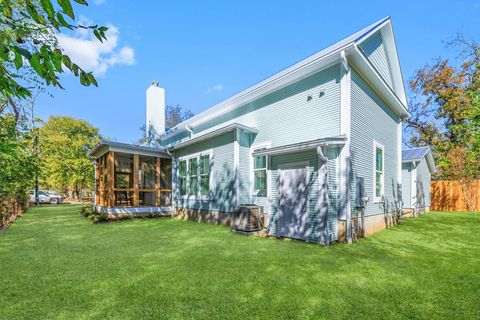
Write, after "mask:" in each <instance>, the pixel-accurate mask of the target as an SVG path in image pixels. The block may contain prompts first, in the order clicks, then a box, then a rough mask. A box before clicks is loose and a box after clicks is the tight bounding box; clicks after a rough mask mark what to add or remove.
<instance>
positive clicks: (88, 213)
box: [80, 206, 95, 218]
mask: <svg viewBox="0 0 480 320" xmlns="http://www.w3.org/2000/svg"><path fill="white" fill-rule="evenodd" d="M80 214H81V215H82V216H84V217H85V218H90V217H92V216H94V215H95V212H94V211H93V207H92V206H83V207H82V208H81V209H80Z"/></svg>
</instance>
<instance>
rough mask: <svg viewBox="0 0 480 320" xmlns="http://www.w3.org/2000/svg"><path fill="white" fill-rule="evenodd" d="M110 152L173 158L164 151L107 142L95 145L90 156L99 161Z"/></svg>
mask: <svg viewBox="0 0 480 320" xmlns="http://www.w3.org/2000/svg"><path fill="white" fill-rule="evenodd" d="M109 151H113V152H119V153H128V154H138V155H142V156H152V157H160V158H171V156H170V155H169V154H168V153H167V152H166V151H165V150H164V149H158V148H153V147H148V146H141V145H136V144H128V143H121V142H116V141H107V140H103V141H100V142H99V143H98V144H97V145H95V146H94V147H93V148H92V150H90V152H89V156H91V157H93V158H95V159H98V158H100V157H101V156H103V155H104V154H105V153H107V152H109Z"/></svg>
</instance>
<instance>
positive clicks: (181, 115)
mask: <svg viewBox="0 0 480 320" xmlns="http://www.w3.org/2000/svg"><path fill="white" fill-rule="evenodd" d="M193 115H194V114H193V112H192V111H191V110H189V109H186V108H183V107H182V106H180V105H179V104H177V105H176V106H171V105H167V106H166V108H165V128H166V129H167V130H168V129H170V128H173V127H175V126H176V125H177V124H179V123H182V122H183V121H185V120H187V119H190V118H191V117H193ZM140 131H141V132H142V137H141V138H140V139H139V141H138V143H140V144H143V143H147V144H151V143H153V142H154V141H155V140H157V139H158V133H157V132H156V131H155V130H154V129H153V128H150V130H149V131H148V132H147V126H146V125H143V126H141V127H140Z"/></svg>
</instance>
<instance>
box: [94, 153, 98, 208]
mask: <svg viewBox="0 0 480 320" xmlns="http://www.w3.org/2000/svg"><path fill="white" fill-rule="evenodd" d="M93 167H94V170H93V177H94V181H95V183H94V184H93V192H94V193H93V211H96V210H97V160H93Z"/></svg>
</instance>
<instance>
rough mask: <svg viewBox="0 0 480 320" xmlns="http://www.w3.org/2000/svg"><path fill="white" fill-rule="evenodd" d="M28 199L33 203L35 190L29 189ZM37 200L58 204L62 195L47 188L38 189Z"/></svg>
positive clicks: (61, 199) (61, 200)
mask: <svg viewBox="0 0 480 320" xmlns="http://www.w3.org/2000/svg"><path fill="white" fill-rule="evenodd" d="M29 201H30V202H33V203H35V191H34V190H30V191H29ZM38 202H39V203H50V204H59V203H62V202H63V197H62V196H61V195H59V194H58V193H56V192H53V191H48V190H38Z"/></svg>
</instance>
